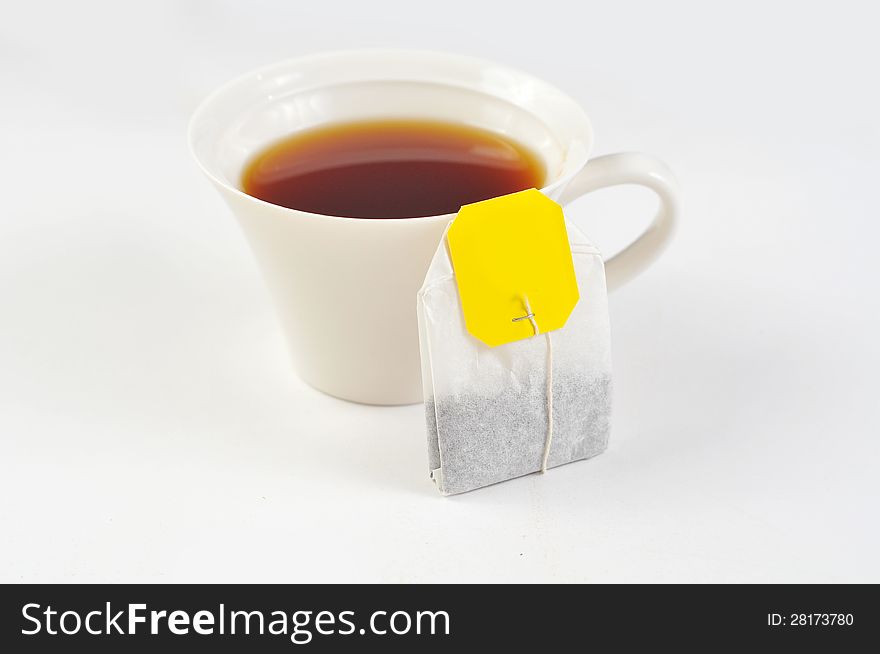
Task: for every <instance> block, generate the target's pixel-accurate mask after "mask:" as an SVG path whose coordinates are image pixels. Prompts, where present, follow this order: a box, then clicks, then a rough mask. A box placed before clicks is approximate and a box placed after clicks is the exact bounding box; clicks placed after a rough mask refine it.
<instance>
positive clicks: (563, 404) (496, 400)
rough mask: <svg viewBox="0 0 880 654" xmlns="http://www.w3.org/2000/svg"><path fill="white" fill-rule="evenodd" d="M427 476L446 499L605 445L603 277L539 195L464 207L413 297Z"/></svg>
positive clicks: (595, 257)
mask: <svg viewBox="0 0 880 654" xmlns="http://www.w3.org/2000/svg"><path fill="white" fill-rule="evenodd" d="M418 319H419V339H420V345H421V360H422V381H423V385H424V386H423V387H424V394H425V416H426V420H427V428H428V451H429V466H430V473H431V477H432V479H433V480H434V482H435V483H436V485H437V488H438V490H439V491H440V492H441V493H442V494H444V495H452V494H455V493H463V492H466V491H469V490H473V489H475V488H481V487H483V486H488V485H489V484H494V483H497V482H500V481H504V480H506V479H512V478H514V477H520V476H522V475H527V474H530V473H533V472H539V471H545V470H546V469H547V468H552V467H554V466H559V465H562V464H564V463H570V462H572V461H577V460H580V459H587V458H590V457H592V456H595V455H597V454H600V453H601V452H602V451H604V450H605V447H606V445H607V443H608V433H609V413H610V408H611V395H610V392H611V352H610V340H611V339H610V328H609V322H608V303H607V295H606V289H605V269H604V265H603V263H602V258H601V256H600V254H599V252H598V250H596V248H595V247H593V245H591V244H590V243H589V242H588V241H587V240H586V238H585V237H584V236H583V235H582V234H581V233H580V232H579V231H578V230H577V229H576V228H575V227H573V226H572V225H571V224H567V223H566V221H565V218H564V216H563V213H562V208H561V207H560V206H559V205H558V204H556V203H555V202H554V201H553V200H551V199H549V198H548V197H546V196H545V195H543V194H542V193H540V192H539V191H537V190H534V189H532V190H528V191H522V192H520V193H513V194H510V195H505V196H502V197H499V198H494V199H491V200H486V201H484V202H477V203H475V204H470V205H466V206H464V207H462V209H461V211H460V212H459V213H458V215H457V216H456V218H455V220H453V222H452V223H451V224H450V226H449V228H448V229H447V231H446V234H445V235H444V238H443V239H442V241H441V243H440V246H439V247H438V248H437V252H436V253H435V255H434V259H433V261H432V262H431V266H430V268H429V270H428V273H427V276H426V277H425V282H424V284H423V286H422V288H421V290H420V291H419V294H418Z"/></svg>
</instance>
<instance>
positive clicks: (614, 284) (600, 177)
mask: <svg viewBox="0 0 880 654" xmlns="http://www.w3.org/2000/svg"><path fill="white" fill-rule="evenodd" d="M619 184H639V185H641V186H646V187H647V188H649V189H651V190H652V191H654V192H655V193H656V194H657V196H658V197H659V198H660V209H659V210H658V211H657V215H656V216H654V220H653V222H652V223H651V224H650V225H649V226H648V228H647V229H646V230H645V231H644V233H642V235H641V236H639V237H638V238H637V239H636V240H635V241H633V242H632V243H630V244H629V245H628V246H627V247H626V248H624V249H623V250H621V251H620V252H618V253H617V254H615V255H614V256H613V257H611V258H610V259H609V260H608V261H606V262H605V276H606V283H607V285H608V290H614V289H615V288H618V287H619V286H622V285H623V284H625V283H626V282H628V281H629V280H631V279H632V278H633V277H635V276H636V275H638V274H639V273H640V272H642V271H643V270H644V269H645V268H647V267H648V266H649V265H650V264H651V263H652V262H653V261H654V260H655V259H656V258H657V257H658V256H660V253H661V252H663V250H664V249H665V248H666V245H667V244H668V243H669V240H670V239H671V238H672V234H673V232H674V231H675V223H676V221H677V220H678V214H679V199H678V195H679V193H678V184H677V183H676V181H675V177H674V176H673V175H672V171H670V170H669V168H667V167H666V164H664V163H663V162H662V161H660V160H658V159H655V158H654V157H652V156H650V155H647V154H642V153H640V152H621V153H618V154H607V155H604V156H602V157H596V158H595V159H592V160H590V161H588V162H587V165H586V166H584V167H583V168H582V169H581V171H580V172H579V173H578V174H577V175H575V176H574V178H573V179H572V180H571V182H570V183H569V184H568V186H567V187H566V188H565V190H564V191H563V193H562V197H561V199H560V203H561V204H568V203H569V202H571V201H572V200H574V199H575V198H579V197H581V196H582V195H586V194H587V193H589V192H591V191H595V190H597V189H600V188H606V187H608V186H617V185H619Z"/></svg>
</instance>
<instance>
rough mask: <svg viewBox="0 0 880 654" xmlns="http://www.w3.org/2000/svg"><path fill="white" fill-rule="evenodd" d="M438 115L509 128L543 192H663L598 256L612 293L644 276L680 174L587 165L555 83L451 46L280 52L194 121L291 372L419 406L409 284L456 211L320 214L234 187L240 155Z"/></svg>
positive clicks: (600, 161) (349, 395) (581, 117)
mask: <svg viewBox="0 0 880 654" xmlns="http://www.w3.org/2000/svg"><path fill="white" fill-rule="evenodd" d="M380 117H381V118H393V117H406V118H429V119H430V118H433V119H440V120H445V121H449V122H455V123H465V124H468V125H472V126H476V127H481V128H484V129H488V130H491V131H495V132H497V133H500V134H504V135H507V136H510V137H511V138H513V139H514V140H516V141H519V142H521V143H524V144H526V145H528V146H530V147H531V148H532V149H533V150H534V151H535V152H536V153H538V154H539V155H540V156H541V157H543V159H544V161H545V163H546V169H547V171H548V179H547V183H546V185H545V187H544V188H543V189H541V190H542V191H543V192H544V193H545V194H547V195H548V196H550V197H552V198H554V199H556V200H557V201H559V202H561V203H563V204H564V203H566V202H569V201H571V200H572V199H574V198H576V197H578V196H581V195H583V194H585V193H589V192H590V191H593V190H595V189H598V188H603V187H606V186H614V185H616V184H641V185H644V186H647V187H648V188H651V189H652V190H654V191H655V192H656V193H657V195H659V197H660V201H661V205H660V210H659V212H658V214H657V216H656V217H655V219H654V221H653V223H651V225H650V226H649V227H648V228H647V230H646V231H645V232H644V233H643V234H642V235H641V236H640V237H639V238H638V239H637V240H636V241H635V242H634V243H632V244H631V245H630V246H629V247H627V248H626V249H625V250H623V251H622V252H620V253H619V254H617V255H616V256H614V257H613V258H612V259H610V260H609V261H607V262H606V274H607V279H608V285H609V287H610V288H612V289H613V288H614V287H616V286H619V285H621V284H622V283H624V282H626V281H627V280H629V279H631V278H632V277H634V276H635V275H637V274H638V273H639V272H640V271H641V270H643V269H644V268H645V267H646V266H647V265H648V264H650V263H651V261H652V260H653V259H654V258H655V257H656V256H657V255H658V254H659V253H660V251H661V250H662V249H663V247H664V245H665V244H666V242H667V241H668V240H669V238H670V236H671V234H672V229H673V223H674V222H675V218H676V214H677V211H678V209H677V192H676V187H675V181H674V179H673V177H672V175H671V173H670V172H669V170H668V169H667V168H666V166H665V165H663V164H662V163H661V162H659V161H657V160H656V159H654V158H652V157H649V156H648V155H644V154H635V153H625V154H612V155H606V156H603V157H598V158H596V159H592V160H590V161H589V162H588V161H587V159H588V156H589V154H590V149H591V147H592V144H593V133H592V129H591V127H590V122H589V120H588V119H587V116H586V114H585V113H584V111H583V109H581V107H580V106H579V105H578V104H577V103H576V102H575V101H574V100H572V99H571V98H569V97H568V96H567V95H565V94H564V93H562V92H561V91H559V90H558V89H556V88H554V87H553V86H551V85H549V84H547V83H545V82H543V81H541V80H539V79H537V78H535V77H532V76H530V75H527V74H525V73H521V72H519V71H516V70H512V69H510V68H506V67H504V66H500V65H498V64H495V63H492V62H489V61H483V60H480V59H473V58H470V57H463V56H458V55H451V54H442V53H436V52H418V51H415V52H411V51H387V50H366V51H352V52H334V53H326V54H318V55H313V56H309V57H304V58H301V59H294V60H291V61H285V62H283V63H279V64H275V65H273V66H269V67H266V68H262V69H260V70H257V71H255V72H252V73H249V74H247V75H244V76H242V77H239V78H238V79H236V80H233V81H232V82H229V83H228V84H226V85H225V86H223V87H221V88H220V89H218V90H217V91H215V92H214V93H213V94H212V95H211V96H209V97H208V98H207V99H206V100H205V101H204V102H203V103H202V104H201V106H200V107H199V108H198V109H197V110H196V112H195V114H194V115H193V118H192V121H191V123H190V128H189V141H190V147H191V149H192V152H193V154H194V155H195V158H196V159H197V160H198V162H199V164H200V165H201V167H202V168H203V169H204V171H205V173H207V175H208V177H209V178H210V179H211V180H212V181H213V182H214V184H215V185H216V186H217V188H218V189H219V190H220V193H221V194H222V196H223V198H224V199H225V200H226V202H227V203H228V204H229V206H230V207H231V208H232V210H233V212H234V213H235V215H236V217H237V218H238V221H239V223H240V224H241V226H242V229H243V230H244V233H245V235H246V237H247V239H248V241H249V242H250V246H251V249H252V250H253V252H254V255H255V256H256V258H257V261H258V263H259V265H260V268H261V269H262V272H263V276H264V277H265V279H266V283H267V284H268V286H269V289H270V291H271V294H272V296H273V298H274V301H275V304H276V307H277V310H278V313H279V316H280V318H281V323H282V326H283V329H284V332H285V334H286V336H287V342H288V344H289V348H290V352H291V355H292V357H293V360H294V366H295V368H296V370H297V371H298V372H299V374H300V375H301V376H302V378H303V379H305V381H307V382H308V383H309V384H311V385H312V386H314V387H315V388H317V389H319V390H322V391H324V392H325V393H329V394H330V395H335V396H337V397H341V398H344V399H347V400H354V401H357V402H366V403H370V404H409V403H414V402H419V401H421V399H422V393H421V378H420V366H419V344H418V329H417V324H416V309H415V307H416V292H417V291H418V289H419V287H420V286H421V284H422V280H423V279H424V276H425V272H426V270H427V268H428V264H429V262H430V261H431V257H432V255H433V254H434V251H435V249H436V248H437V245H438V243H439V241H440V238H441V236H442V234H443V230H444V228H445V227H446V225H447V223H448V222H449V221H450V220H451V219H452V217H453V216H452V215H444V216H430V217H426V218H408V219H398V220H375V219H374V220H369V219H353V218H340V217H335V216H323V215H317V214H312V213H308V212H304V211H296V210H293V209H287V208H284V207H280V206H277V205H273V204H270V203H268V202H264V201H262V200H258V199H256V198H254V197H252V196H249V195H247V194H245V193H243V192H242V191H241V189H240V178H241V173H242V170H243V168H244V165H245V163H246V162H247V161H248V160H249V159H250V158H251V157H252V156H253V155H254V154H255V153H257V152H258V151H260V150H261V149H262V148H263V147H264V146H266V145H267V144H269V143H271V142H273V141H275V140H277V139H279V138H281V137H282V136H286V135H289V134H291V133H292V132H295V131H297V130H302V129H307V128H309V127H314V126H316V125H322V124H327V123H340V122H346V121H356V120H363V119H368V118H380Z"/></svg>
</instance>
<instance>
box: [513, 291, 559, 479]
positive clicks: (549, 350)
mask: <svg viewBox="0 0 880 654" xmlns="http://www.w3.org/2000/svg"><path fill="white" fill-rule="evenodd" d="M523 300H524V304H525V305H526V315H524V316H522V317H521V318H514V319H513V320H514V322H519V321H520V320H526V319H528V321H529V322H530V323H531V324H532V329H534V330H535V336H537V335H538V334H540V333H541V330H540V329H538V323H537V321H536V320H535V312H534V311H532V306H531V305H530V304H529V298H528V296H524V297H523ZM544 338H545V339H547V438H546V439H545V441H544V456H543V457H542V458H541V472H542V473H544V472H547V460H548V459H549V458H550V446H551V445H552V444H553V339H552V338H550V332H544Z"/></svg>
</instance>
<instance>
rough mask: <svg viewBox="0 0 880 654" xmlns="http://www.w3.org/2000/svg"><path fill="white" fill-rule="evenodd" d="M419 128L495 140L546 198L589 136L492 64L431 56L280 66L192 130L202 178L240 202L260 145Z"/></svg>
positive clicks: (211, 104)
mask: <svg viewBox="0 0 880 654" xmlns="http://www.w3.org/2000/svg"><path fill="white" fill-rule="evenodd" d="M373 118H419V119H434V120H442V121H446V122H452V123H460V124H465V125H470V126H473V127H479V128H482V129H486V130H489V131H493V132H496V133H499V134H501V135H504V136H506V137H508V138H511V139H513V140H515V141H518V142H520V143H522V144H523V145H525V146H527V147H529V148H530V149H531V150H532V151H533V152H535V153H536V154H538V155H539V156H540V157H541V158H542V159H543V161H544V164H545V169H546V171H547V172H546V180H545V188H544V190H545V192H549V191H551V190H552V188H553V187H554V186H557V185H559V184H561V183H563V182H564V181H565V180H566V179H567V178H568V177H569V176H570V175H573V174H574V173H575V172H577V171H578V170H579V169H580V168H581V167H582V166H583V165H584V163H586V159H587V156H588V154H589V150H590V147H591V145H592V130H591V129H590V124H589V121H588V120H587V117H586V115H585V114H584V112H583V110H582V109H581V108H580V106H579V105H578V104H577V103H576V102H574V101H573V100H572V99H570V98H569V97H568V96H566V95H565V94H563V93H562V92H561V91H559V90H557V89H555V88H554V87H552V86H550V85H549V84H547V83H545V82H542V81H541V80H538V79H536V78H534V77H531V76H529V75H526V74H524V73H520V72H517V71H513V70H511V69H507V68H504V67H501V66H498V65H496V64H493V63H490V62H485V61H482V60H478V59H472V58H469V57H460V56H456V55H445V54H439V53H430V52H400V51H396V52H395V51H392V52H389V51H363V52H350V53H329V54H324V55H315V56H312V57H306V58H303V59H297V60H291V61H287V62H282V63H280V64H276V65H274V66H270V67H268V68H265V69H262V70H258V71H255V72H253V73H249V74H247V75H244V76H242V77H240V78H238V79H236V80H233V81H232V82H230V83H228V84H227V85H225V86H223V87H221V88H220V89H218V90H217V91H216V92H215V93H214V94H212V95H211V96H209V97H208V98H207V99H206V100H205V101H204V102H203V103H202V105H201V106H200V107H199V108H198V109H197V111H196V113H195V114H194V116H193V119H192V121H191V123H190V146H191V148H192V151H193V153H194V155H195V156H196V159H197V160H198V161H199V163H200V164H201V165H202V167H203V168H204V169H205V172H207V173H208V175H209V176H210V177H212V178H213V179H214V181H215V182H216V183H218V184H221V185H223V186H225V187H227V188H228V189H229V190H233V191H236V192H240V188H241V183H240V182H241V179H240V178H241V173H242V170H243V168H244V166H245V164H246V163H247V162H248V161H249V160H250V158H251V157H253V156H254V155H255V154H256V153H257V152H259V151H260V150H262V149H263V148H264V147H265V146H266V145H268V144H270V143H272V142H273V141H276V140H277V139H279V138H282V137H284V136H287V135H289V134H292V133H294V132H297V131H300V130H305V129H309V128H311V127H315V126H318V125H324V124H329V123H341V122H351V121H357V120H366V119H373Z"/></svg>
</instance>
